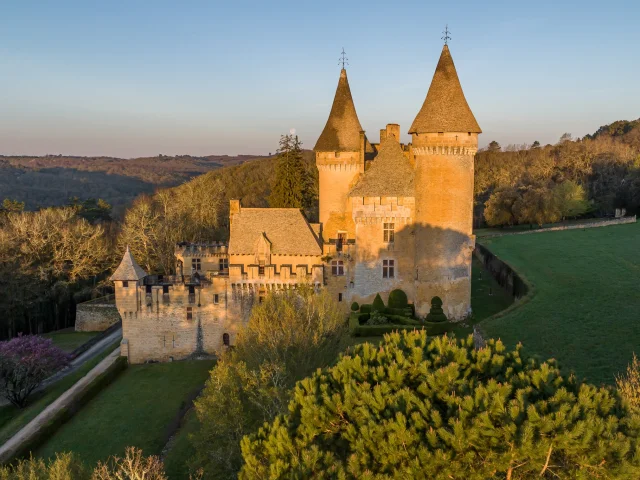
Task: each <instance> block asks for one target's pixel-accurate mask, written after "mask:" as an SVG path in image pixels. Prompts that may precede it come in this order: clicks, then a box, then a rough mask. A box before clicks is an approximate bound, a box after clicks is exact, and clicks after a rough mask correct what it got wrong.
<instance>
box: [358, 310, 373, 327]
mask: <svg viewBox="0 0 640 480" xmlns="http://www.w3.org/2000/svg"><path fill="white" fill-rule="evenodd" d="M370 318H371V314H370V313H360V314H358V323H360V325H364V324H365V323H367V322H368V321H369V319H370Z"/></svg>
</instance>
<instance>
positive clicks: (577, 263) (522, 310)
mask: <svg viewBox="0 0 640 480" xmlns="http://www.w3.org/2000/svg"><path fill="white" fill-rule="evenodd" d="M482 243H483V244H484V245H485V246H487V247H488V248H489V249H490V250H491V251H492V252H493V253H494V254H495V255H497V256H498V257H500V258H501V259H502V260H504V261H506V262H507V263H508V264H510V265H511V266H512V267H513V268H514V269H516V271H518V272H519V273H521V274H522V275H523V276H524V277H525V278H526V279H527V280H528V281H529V282H530V283H531V284H533V286H534V293H533V296H532V297H531V300H530V301H528V302H526V303H524V304H523V305H521V306H519V307H518V308H515V309H513V310H512V311H511V312H509V313H507V314H506V315H504V316H502V317H500V318H493V319H489V320H488V321H486V322H483V323H482V328H483V330H484V331H485V332H486V333H487V334H488V335H490V336H491V337H494V338H495V337H500V338H501V339H502V340H504V341H505V342H506V343H507V344H509V345H515V344H516V343H517V342H519V341H522V343H523V344H524V346H525V348H526V349H527V351H529V352H531V353H535V354H538V355H540V356H541V357H543V358H548V357H555V358H556V359H558V360H559V361H560V362H561V365H562V366H563V367H564V368H566V369H570V370H573V371H575V372H576V374H577V375H578V377H579V378H586V379H588V380H589V381H591V382H594V383H609V384H611V383H613V382H614V381H615V375H616V374H617V373H619V372H621V371H623V370H624V369H625V367H626V365H627V363H628V362H629V361H630V360H631V357H632V354H633V352H634V351H635V352H636V353H639V354H640V254H639V253H640V251H639V247H640V224H638V223H636V224H631V225H620V226H611V227H603V228H591V229H584V230H567V231H559V232H548V233H538V234H534V235H515V236H504V237H499V238H493V239H486V240H485V241H483V242H482Z"/></svg>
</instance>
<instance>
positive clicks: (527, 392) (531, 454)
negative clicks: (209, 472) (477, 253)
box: [240, 331, 640, 480]
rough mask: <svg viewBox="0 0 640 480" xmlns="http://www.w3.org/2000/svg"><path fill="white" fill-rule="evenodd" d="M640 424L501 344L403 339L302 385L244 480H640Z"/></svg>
mask: <svg viewBox="0 0 640 480" xmlns="http://www.w3.org/2000/svg"><path fill="white" fill-rule="evenodd" d="M639 432H640V420H639V418H638V416H637V415H635V414H632V413H631V412H630V411H629V409H628V406H627V404H626V403H625V402H624V401H623V400H621V398H620V396H619V395H618V394H617V392H616V391H615V390H613V389H610V388H609V387H595V386H593V385H589V384H586V383H581V382H579V381H577V380H576V379H575V377H573V376H568V377H567V376H563V375H562V374H561V373H560V370H559V368H558V366H557V364H556V363H555V361H554V360H549V361H547V362H544V363H539V362H538V361H536V360H535V359H532V358H527V357H526V356H525V355H524V354H523V352H522V350H521V348H520V347H518V348H516V349H515V350H512V351H509V350H507V349H506V348H505V346H504V345H503V344H502V343H501V342H500V341H493V340H491V341H489V342H488V343H487V346H486V347H485V348H482V349H479V350H476V349H475V348H474V344H473V339H472V337H469V338H467V339H464V340H457V341H456V340H454V339H451V338H447V337H442V338H434V339H431V338H427V337H426V335H425V333H424V331H423V332H409V333H407V332H404V333H402V334H400V333H393V334H390V335H387V336H385V339H384V341H383V342H382V343H381V344H380V345H379V346H374V345H371V344H363V345H358V346H356V347H355V349H354V351H353V353H351V354H348V355H345V356H343V357H342V358H341V359H340V361H339V362H338V363H337V364H336V365H335V366H334V367H332V368H326V369H323V370H319V371H318V372H317V373H315V374H314V375H313V376H311V377H309V378H307V379H305V380H303V381H301V382H299V383H298V384H297V386H296V387H295V392H294V398H293V400H292V401H291V403H290V405H289V413H288V414H287V415H285V416H280V417H278V418H276V420H275V421H274V422H273V423H271V424H267V425H265V427H263V428H262V429H260V431H259V432H258V433H256V434H254V435H252V436H250V437H245V438H244V439H243V441H242V452H243V457H244V461H245V465H244V467H243V469H242V472H241V474H240V478H243V479H257V478H260V479H266V478H271V479H274V478H358V479H361V478H363V479H366V478H371V479H373V478H376V479H378V478H403V479H413V478H428V479H447V480H450V479H478V480H480V479H482V480H485V479H493V478H497V479H514V480H515V479H533V478H538V479H539V478H545V479H551V478H556V479H557V478H560V479H569V478H571V479H637V478H640V449H639V448H638V433H639Z"/></svg>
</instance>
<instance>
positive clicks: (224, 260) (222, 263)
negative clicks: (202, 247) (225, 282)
mask: <svg viewBox="0 0 640 480" xmlns="http://www.w3.org/2000/svg"><path fill="white" fill-rule="evenodd" d="M218 265H219V268H220V270H221V271H222V270H228V269H229V259H228V258H221V259H220V262H219V263H218Z"/></svg>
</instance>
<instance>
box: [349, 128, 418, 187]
mask: <svg viewBox="0 0 640 480" xmlns="http://www.w3.org/2000/svg"><path fill="white" fill-rule="evenodd" d="M413 179H414V170H413V167H412V166H411V163H410V162H409V159H408V158H407V157H405V156H404V154H403V153H402V148H401V147H400V144H399V143H398V141H397V140H396V139H395V138H389V139H387V140H385V141H384V142H382V143H381V144H380V146H379V147H378V156H377V157H376V158H375V160H374V161H373V162H371V166H370V167H369V169H368V170H367V171H366V172H364V175H362V176H361V177H360V180H358V183H356V185H355V186H354V187H353V188H352V189H351V192H349V195H350V196H352V197H413V196H414V195H415V190H414V184H413Z"/></svg>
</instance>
